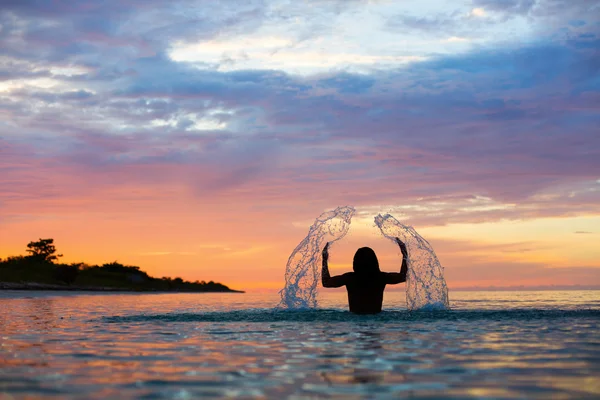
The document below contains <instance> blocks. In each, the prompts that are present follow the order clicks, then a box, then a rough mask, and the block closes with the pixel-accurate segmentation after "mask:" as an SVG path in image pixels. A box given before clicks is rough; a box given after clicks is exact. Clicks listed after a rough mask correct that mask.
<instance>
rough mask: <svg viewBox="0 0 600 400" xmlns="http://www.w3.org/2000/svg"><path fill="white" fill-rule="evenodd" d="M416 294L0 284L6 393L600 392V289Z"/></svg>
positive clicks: (2, 395) (0, 386)
mask: <svg viewBox="0 0 600 400" xmlns="http://www.w3.org/2000/svg"><path fill="white" fill-rule="evenodd" d="M404 297H405V296H404V293H403V292H388V293H386V298H385V303H384V308H385V309H386V311H384V312H383V313H381V314H379V315H375V316H356V315H352V314H350V313H349V312H347V311H346V307H347V305H346V297H345V293H344V291H343V290H331V291H327V292H324V293H322V294H321V298H320V303H319V304H320V307H321V308H320V309H317V310H308V311H281V310H275V308H274V307H275V306H276V305H277V303H278V302H279V296H278V295H277V294H276V293H273V294H208V293H198V294H93V293H81V294H75V293H59V292H17V291H0V399H2V400H4V399H24V398H39V397H44V398H57V399H58V398H80V399H107V398H114V399H128V398H140V399H162V398H172V399H194V398H215V397H236V398H292V399H303V398H343V399H353V398H357V399H358V398H382V399H385V398H436V399H437V398H461V399H462V398H478V399H480V398H494V399H525V398H526V399H536V398H538V399H549V398H553V399H582V398H600V292H599V291H565V292H558V291H554V292H553V291H539V292H454V291H451V292H450V304H451V310H449V311H437V312H408V311H406V304H405V300H403V299H404Z"/></svg>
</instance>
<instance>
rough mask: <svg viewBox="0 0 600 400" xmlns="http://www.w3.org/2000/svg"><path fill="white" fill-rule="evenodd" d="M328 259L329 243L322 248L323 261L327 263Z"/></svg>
mask: <svg viewBox="0 0 600 400" xmlns="http://www.w3.org/2000/svg"><path fill="white" fill-rule="evenodd" d="M328 259H329V242H327V244H326V245H325V247H323V260H325V261H327V260H328Z"/></svg>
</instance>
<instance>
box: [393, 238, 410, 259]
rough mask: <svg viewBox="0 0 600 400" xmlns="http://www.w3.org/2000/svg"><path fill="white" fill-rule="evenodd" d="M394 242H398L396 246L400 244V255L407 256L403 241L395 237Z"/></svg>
mask: <svg viewBox="0 0 600 400" xmlns="http://www.w3.org/2000/svg"><path fill="white" fill-rule="evenodd" d="M396 243H398V246H400V251H401V252H402V255H403V256H404V257H408V250H406V245H405V244H404V242H403V241H402V240H400V238H396Z"/></svg>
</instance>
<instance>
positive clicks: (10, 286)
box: [0, 282, 245, 293]
mask: <svg viewBox="0 0 600 400" xmlns="http://www.w3.org/2000/svg"><path fill="white" fill-rule="evenodd" d="M0 290H24V291H27V290H54V291H64V292H78V291H85V292H130V293H245V292H244V291H243V290H233V289H229V290H175V289H174V290H151V289H143V288H117V287H107V286H63V285H54V284H50V283H36V282H0Z"/></svg>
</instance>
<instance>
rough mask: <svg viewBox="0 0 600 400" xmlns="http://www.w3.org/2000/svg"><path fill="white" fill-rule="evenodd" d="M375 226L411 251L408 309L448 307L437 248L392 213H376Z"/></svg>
mask: <svg viewBox="0 0 600 400" xmlns="http://www.w3.org/2000/svg"><path fill="white" fill-rule="evenodd" d="M375 225H377V227H378V228H379V230H380V231H381V234H382V235H383V236H385V237H386V238H388V239H390V240H392V241H393V242H394V243H395V242H396V238H399V239H400V240H402V241H403V242H404V243H405V244H406V248H407V250H408V260H409V261H408V273H407V275H406V305H407V307H408V309H409V310H445V309H448V308H449V300H448V287H447V285H446V280H445V279H444V267H442V264H440V261H439V260H438V258H437V256H436V255H435V251H433V248H432V247H431V245H430V244H429V242H428V241H427V240H425V239H424V238H423V237H422V236H421V235H419V234H418V233H417V231H415V229H414V228H413V227H412V226H408V225H404V224H402V223H401V222H400V221H398V220H397V219H396V218H394V217H393V216H391V215H390V214H385V215H381V214H379V215H377V216H376V217H375Z"/></svg>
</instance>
